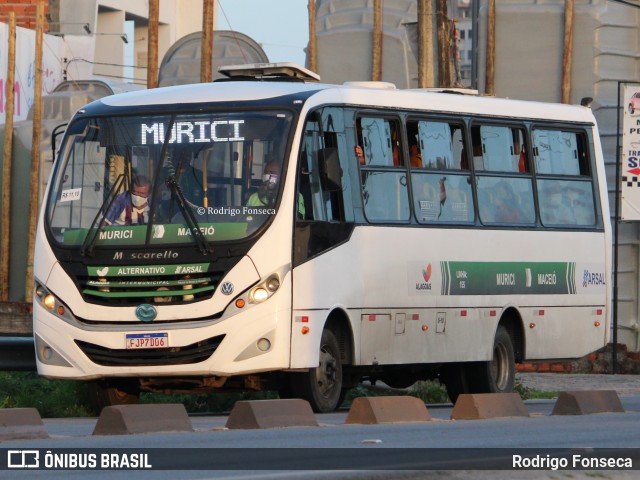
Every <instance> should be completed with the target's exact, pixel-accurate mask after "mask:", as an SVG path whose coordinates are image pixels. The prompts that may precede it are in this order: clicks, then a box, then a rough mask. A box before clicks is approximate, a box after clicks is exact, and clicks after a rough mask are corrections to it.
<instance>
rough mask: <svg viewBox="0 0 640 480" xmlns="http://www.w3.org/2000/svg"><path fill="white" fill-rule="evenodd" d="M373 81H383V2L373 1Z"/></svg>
mask: <svg viewBox="0 0 640 480" xmlns="http://www.w3.org/2000/svg"><path fill="white" fill-rule="evenodd" d="M371 53H372V54H371V80H373V81H374V82H379V81H380V80H382V0H373V49H372V52H371Z"/></svg>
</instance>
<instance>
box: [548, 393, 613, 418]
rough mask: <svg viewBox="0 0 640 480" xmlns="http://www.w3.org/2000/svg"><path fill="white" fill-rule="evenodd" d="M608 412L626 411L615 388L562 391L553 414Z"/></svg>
mask: <svg viewBox="0 0 640 480" xmlns="http://www.w3.org/2000/svg"><path fill="white" fill-rule="evenodd" d="M607 412H610V413H624V408H623V406H622V403H621V402H620V398H619V397H618V394H617V393H616V391H615V390H582V391H573V392H560V396H558V399H557V400H556V404H555V405H554V407H553V411H552V412H551V415H589V414H592V413H607Z"/></svg>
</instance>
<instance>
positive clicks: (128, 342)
mask: <svg viewBox="0 0 640 480" xmlns="http://www.w3.org/2000/svg"><path fill="white" fill-rule="evenodd" d="M125 346H126V348H127V350H144V349H147V348H167V347H168V346H169V334H168V333H166V332H162V333H127V334H126V336H125Z"/></svg>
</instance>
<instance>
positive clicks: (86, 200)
mask: <svg viewBox="0 0 640 480" xmlns="http://www.w3.org/2000/svg"><path fill="white" fill-rule="evenodd" d="M227 75H229V77H230V78H229V80H228V81H219V82H214V83H211V84H197V85H187V86H177V87H169V88H159V89H154V90H148V91H142V92H131V93H125V94H122V95H114V96H111V97H105V98H103V99H101V100H98V101H96V102H94V103H91V104H89V105H87V106H86V107H84V108H83V109H81V110H80V111H79V112H77V114H76V115H75V116H74V118H73V119H72V120H71V122H70V123H69V125H68V127H67V128H66V131H65V134H64V138H63V140H62V142H61V144H60V148H59V151H58V155H57V159H56V163H55V167H54V170H53V172H52V177H51V181H50V183H49V190H48V193H47V195H46V204H45V205H44V207H43V209H42V212H41V217H40V222H39V227H38V237H37V247H36V254H35V265H34V272H35V283H36V284H35V292H34V305H33V317H34V337H35V344H36V351H37V362H38V371H39V373H40V374H41V375H43V376H45V377H49V378H65V379H78V380H88V381H91V382H92V385H93V386H94V387H93V388H94V390H95V392H97V395H98V396H99V398H100V400H101V401H102V402H103V404H105V405H106V404H114V403H126V402H134V401H136V398H137V397H138V395H139V393H140V391H160V392H168V391H185V390H186V391H192V392H216V391H222V390H228V389H245V390H247V389H250V390H277V391H279V392H280V394H281V395H283V396H295V397H297V398H305V399H307V400H308V401H309V402H310V403H311V405H312V407H313V409H314V410H316V411H319V412H327V411H331V410H333V409H335V408H336V407H337V406H338V405H339V404H340V402H341V400H342V398H343V395H344V393H345V391H346V390H347V389H348V388H351V387H353V386H355V385H356V384H357V383H358V382H359V381H362V380H370V381H377V380H379V381H383V382H385V383H386V384H388V385H391V386H394V387H406V386H409V385H411V384H412V383H413V382H415V381H417V380H420V379H432V378H438V379H439V380H440V381H441V382H442V383H443V384H445V386H446V388H447V391H448V393H449V395H450V397H451V398H452V399H454V400H455V398H456V397H457V396H458V395H459V394H460V393H482V392H507V391H510V390H511V389H512V387H513V385H514V377H515V364H516V363H518V362H523V361H525V360H526V361H536V360H548V359H568V358H577V357H580V356H583V355H585V354H587V353H589V352H592V351H594V350H596V349H598V348H601V347H603V346H604V345H606V343H607V341H608V332H609V318H610V315H609V312H610V307H611V299H610V288H609V278H610V272H611V247H610V246H611V231H610V221H609V213H608V199H607V189H606V180H605V171H604V162H603V158H602V153H601V146H600V139H599V136H598V130H597V126H596V122H595V120H594V117H593V115H592V112H591V111H590V110H589V109H588V108H586V107H581V106H567V105H555V104H543V103H537V102H525V101H516V100H505V99H497V98H486V97H481V96H477V95H475V96H474V95H466V94H458V93H454V92H440V93H438V92H433V91H426V90H405V91H402V90H397V89H395V88H393V86H392V85H389V84H382V83H366V82H365V83H353V84H345V85H326V84H322V83H320V82H318V81H316V80H317V79H316V78H315V77H314V74H312V73H311V72H308V71H306V70H304V69H301V68H294V67H293V66H290V65H282V64H280V65H252V66H247V67H246V68H244V69H243V68H229V69H228V71H227ZM131 202H134V205H133V206H131Z"/></svg>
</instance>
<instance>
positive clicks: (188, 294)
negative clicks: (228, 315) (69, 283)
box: [78, 272, 223, 306]
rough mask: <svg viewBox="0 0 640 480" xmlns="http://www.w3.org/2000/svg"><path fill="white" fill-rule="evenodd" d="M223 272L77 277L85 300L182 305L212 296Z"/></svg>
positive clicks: (122, 304)
mask: <svg viewBox="0 0 640 480" xmlns="http://www.w3.org/2000/svg"><path fill="white" fill-rule="evenodd" d="M222 276H223V273H222V272H219V273H217V272H203V273H196V274H189V275H158V276H140V277H98V276H84V277H78V282H79V283H80V290H81V292H82V296H83V297H84V299H85V300H86V301H88V302H90V303H95V304H99V305H109V306H128V305H132V306H133V305H139V304H141V303H151V304H156V305H157V304H163V305H165V304H169V305H171V304H174V305H175V304H182V303H185V302H196V301H199V300H205V299H208V298H211V296H212V295H213V292H214V290H215V288H216V285H217V284H218V283H220V279H221V278H222Z"/></svg>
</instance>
